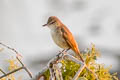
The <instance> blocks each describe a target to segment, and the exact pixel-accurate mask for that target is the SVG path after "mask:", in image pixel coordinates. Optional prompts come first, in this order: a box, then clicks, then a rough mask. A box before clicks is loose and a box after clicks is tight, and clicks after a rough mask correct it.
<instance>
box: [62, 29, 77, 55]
mask: <svg viewBox="0 0 120 80" xmlns="http://www.w3.org/2000/svg"><path fill="white" fill-rule="evenodd" d="M61 31H62V35H63V38H64V39H65V41H66V43H67V44H68V46H70V48H71V49H72V50H73V51H75V52H76V53H78V54H79V49H78V45H77V43H76V41H75V39H74V37H73V35H72V33H71V32H70V31H69V30H68V28H67V27H62V28H61Z"/></svg>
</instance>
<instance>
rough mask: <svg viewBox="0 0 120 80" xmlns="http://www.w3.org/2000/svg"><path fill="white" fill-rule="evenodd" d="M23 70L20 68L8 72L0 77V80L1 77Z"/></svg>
mask: <svg viewBox="0 0 120 80" xmlns="http://www.w3.org/2000/svg"><path fill="white" fill-rule="evenodd" d="M23 68H24V67H20V68H18V69H15V70H13V71H11V72H9V73H6V74H4V75H3V76H0V79H1V78H3V77H6V76H8V75H10V74H12V73H15V72H17V71H19V70H21V69H23Z"/></svg>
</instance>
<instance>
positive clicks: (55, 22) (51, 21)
mask: <svg viewBox="0 0 120 80" xmlns="http://www.w3.org/2000/svg"><path fill="white" fill-rule="evenodd" d="M60 24H61V22H60V20H59V19H58V18H57V17H56V16H51V17H49V18H48V21H47V24H44V25H43V26H44V27H45V26H48V27H49V28H50V29H51V28H56V27H59V25H60Z"/></svg>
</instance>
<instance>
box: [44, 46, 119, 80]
mask: <svg viewBox="0 0 120 80" xmlns="http://www.w3.org/2000/svg"><path fill="white" fill-rule="evenodd" d="M99 56H100V54H99V52H98V51H97V50H96V49H95V46H94V45H92V48H91V49H88V50H87V52H84V53H83V54H82V57H83V58H84V60H85V62H86V65H87V66H88V67H89V68H90V69H91V70H92V71H93V72H94V73H95V74H96V75H97V76H98V78H99V80H118V78H117V77H116V75H117V73H114V74H110V72H109V70H110V68H111V67H107V68H105V67H104V64H98V63H96V62H95V60H96V59H97V58H98V57H99ZM61 63H62V68H61V69H62V76H63V79H64V80H71V79H72V78H73V77H74V75H75V74H76V72H77V71H78V69H79V68H80V64H77V63H75V62H73V61H70V60H63V61H61ZM44 75H45V76H46V78H47V79H46V80H49V77H50V73H49V70H47V71H46V72H44ZM78 80H95V76H94V75H93V74H92V73H91V72H89V71H88V70H86V69H84V70H83V71H82V73H81V74H80V76H79V79H78Z"/></svg>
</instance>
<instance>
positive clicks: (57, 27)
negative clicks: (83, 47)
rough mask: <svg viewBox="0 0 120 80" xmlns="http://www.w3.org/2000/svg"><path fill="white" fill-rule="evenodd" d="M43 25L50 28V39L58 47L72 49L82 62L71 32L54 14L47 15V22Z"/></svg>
mask: <svg viewBox="0 0 120 80" xmlns="http://www.w3.org/2000/svg"><path fill="white" fill-rule="evenodd" d="M43 26H48V27H49V28H50V30H51V35H52V39H53V41H54V42H55V43H56V44H57V45H58V46H59V47H61V48H63V49H64V50H66V51H68V50H69V49H71V50H73V51H74V52H75V53H76V54H77V56H79V57H80V59H81V61H82V62H84V60H83V59H82V57H81V54H80V51H79V48H78V45H77V43H76V41H75V39H74V37H73V35H72V33H71V32H70V31H69V29H68V28H67V27H66V26H65V25H64V24H63V23H62V22H61V21H60V20H59V19H58V18H57V17H56V16H51V17H49V19H48V21H47V24H44V25H43Z"/></svg>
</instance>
